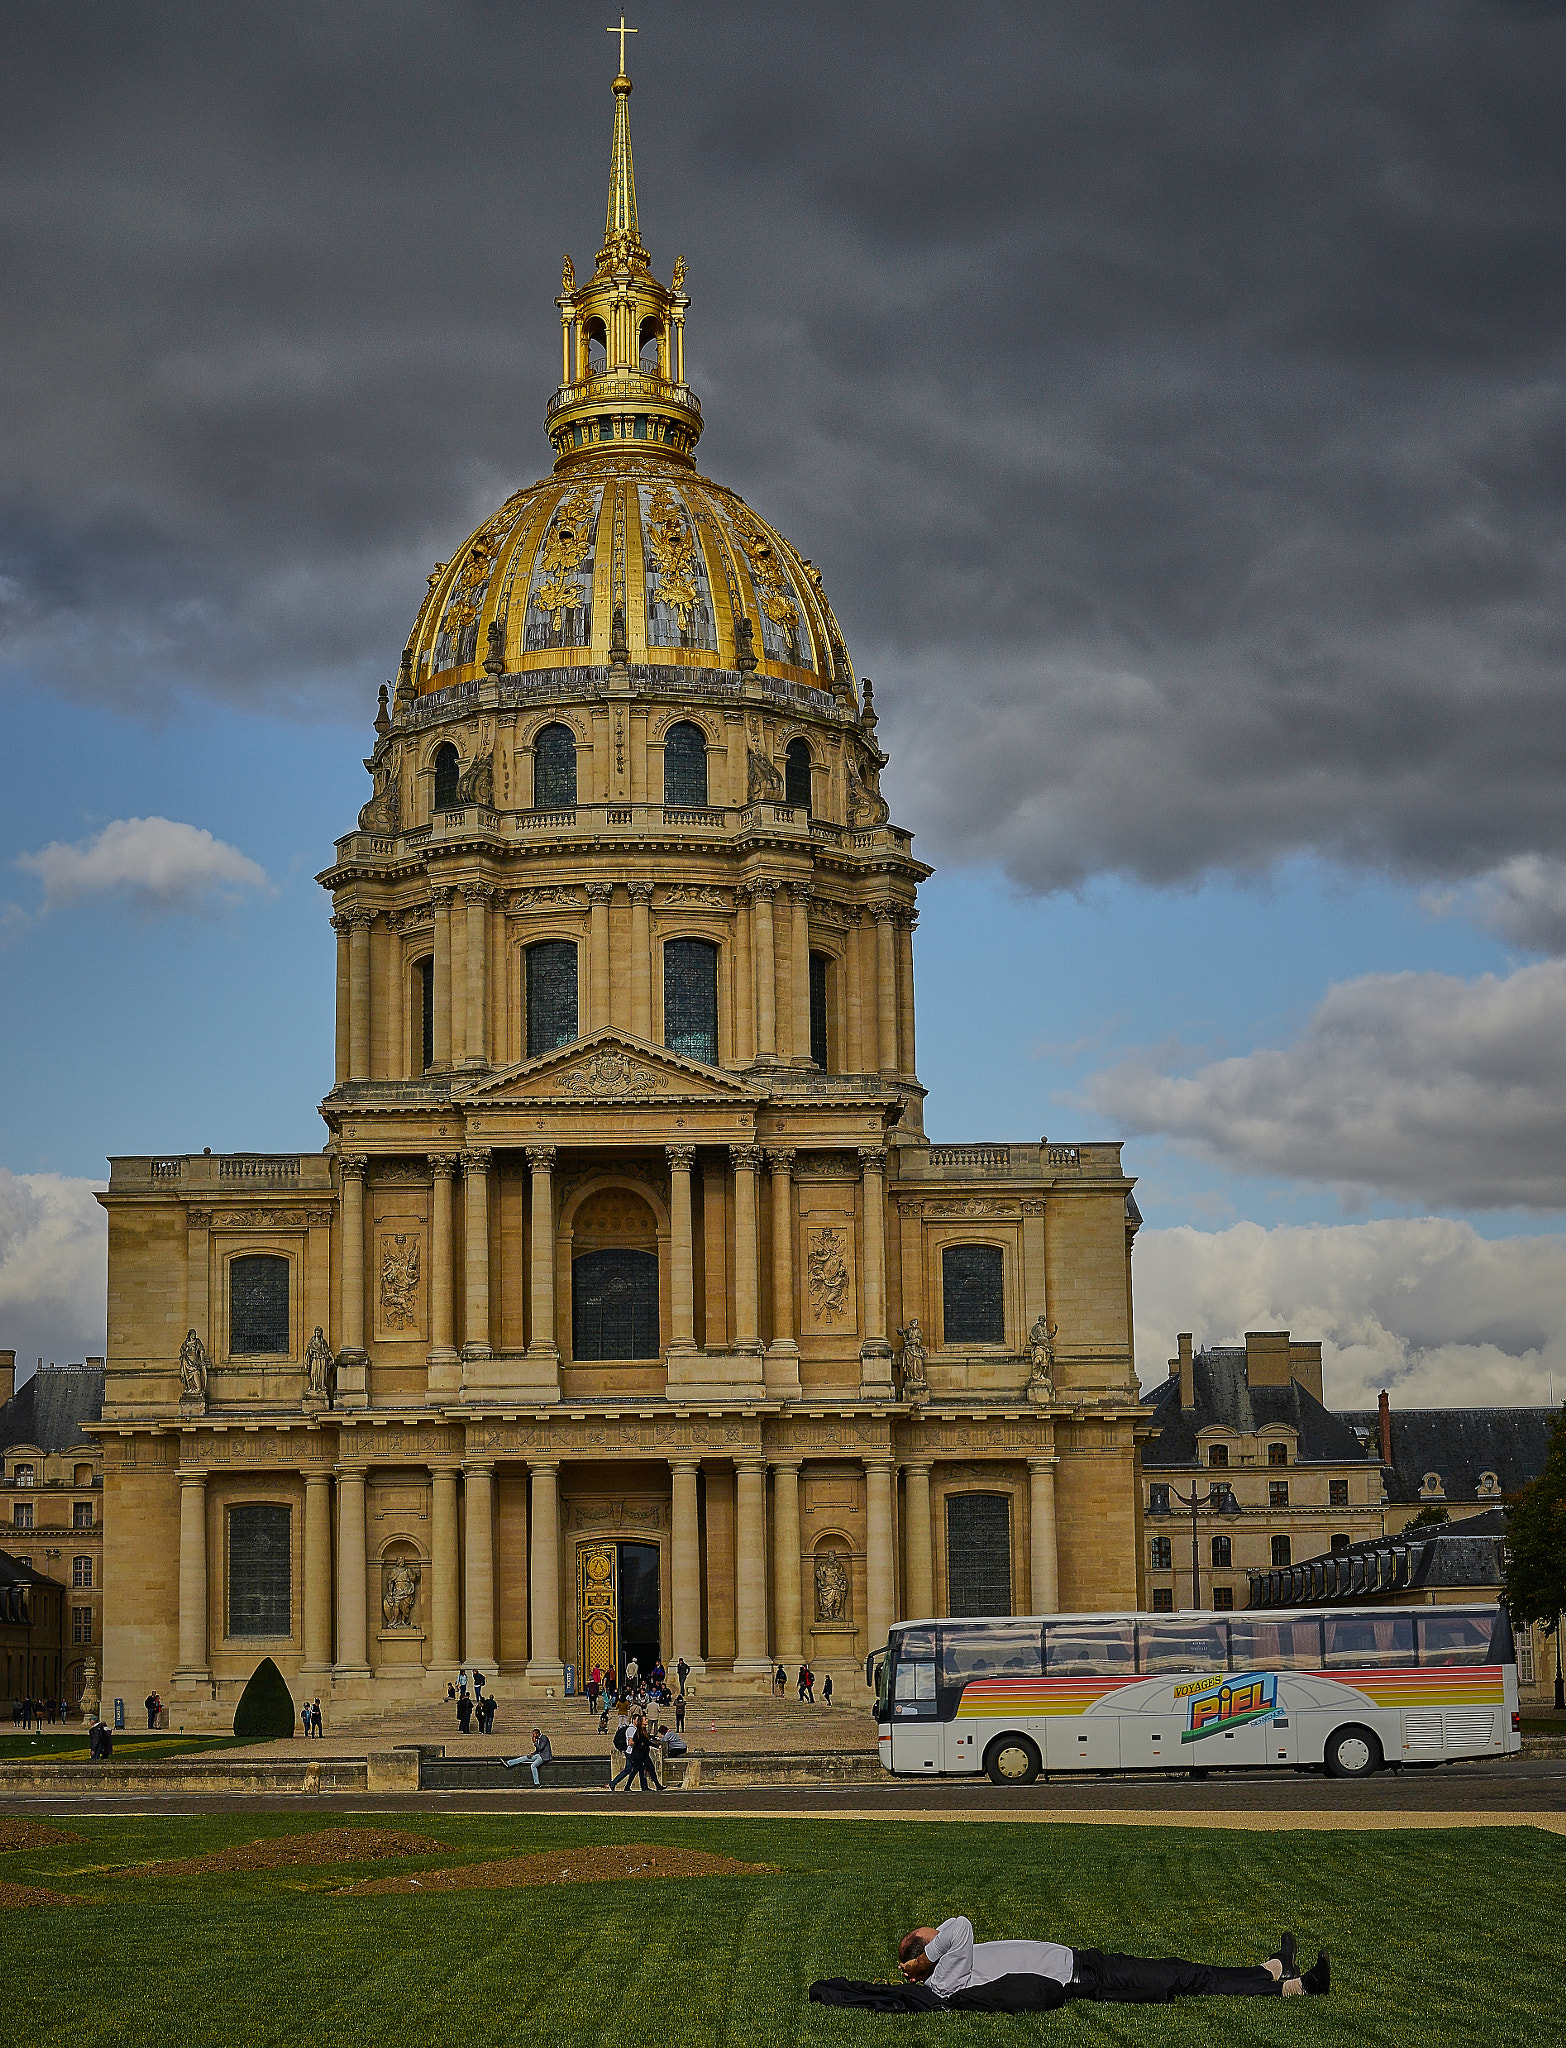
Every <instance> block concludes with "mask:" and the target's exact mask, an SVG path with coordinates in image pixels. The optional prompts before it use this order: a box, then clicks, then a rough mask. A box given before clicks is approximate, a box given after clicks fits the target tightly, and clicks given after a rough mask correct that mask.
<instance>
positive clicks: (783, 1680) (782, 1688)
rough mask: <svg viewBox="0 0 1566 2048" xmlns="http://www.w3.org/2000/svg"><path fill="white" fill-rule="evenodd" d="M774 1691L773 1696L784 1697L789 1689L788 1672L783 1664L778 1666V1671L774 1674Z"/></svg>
mask: <svg viewBox="0 0 1566 2048" xmlns="http://www.w3.org/2000/svg"><path fill="white" fill-rule="evenodd" d="M772 1691H773V1696H774V1697H775V1698H777V1699H782V1697H783V1695H784V1693H786V1692H787V1691H788V1673H787V1672H786V1671H785V1670H784V1669H783V1666H782V1665H781V1664H780V1665H779V1666H778V1668H777V1671H776V1672H775V1674H774V1675H773V1679H772Z"/></svg>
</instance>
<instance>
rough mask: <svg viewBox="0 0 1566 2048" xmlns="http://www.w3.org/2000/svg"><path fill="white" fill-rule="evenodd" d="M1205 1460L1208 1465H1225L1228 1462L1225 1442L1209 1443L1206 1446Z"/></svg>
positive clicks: (1220, 1466) (1227, 1450)
mask: <svg viewBox="0 0 1566 2048" xmlns="http://www.w3.org/2000/svg"><path fill="white" fill-rule="evenodd" d="M1207 1462H1208V1464H1209V1465H1211V1466H1214V1467H1216V1468H1219V1469H1221V1468H1222V1467H1224V1466H1226V1465H1227V1464H1228V1462H1229V1446H1228V1445H1227V1444H1209V1445H1208V1446H1207Z"/></svg>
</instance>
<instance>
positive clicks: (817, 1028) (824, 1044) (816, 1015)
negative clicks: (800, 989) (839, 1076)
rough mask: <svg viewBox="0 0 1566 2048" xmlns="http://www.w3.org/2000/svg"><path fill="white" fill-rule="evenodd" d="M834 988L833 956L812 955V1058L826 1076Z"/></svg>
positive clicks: (828, 1062)
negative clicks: (829, 1019) (830, 1002)
mask: <svg viewBox="0 0 1566 2048" xmlns="http://www.w3.org/2000/svg"><path fill="white" fill-rule="evenodd" d="M831 986H832V956H831V954H830V953H812V954H811V956H810V1057H811V1058H812V1059H813V1060H814V1061H815V1063H816V1065H817V1066H818V1067H819V1068H820V1069H821V1071H822V1073H823V1074H824V1073H825V1072H826V1070H827V1068H828V1066H829V1065H830V1064H831V1062H830V1061H829V1060H828V1058H827V1050H828V1046H829V1043H830V1040H829V1035H828V1031H827V1020H828V1017H829V1014H830V1011H829V1007H828V1005H829V995H830V990H831Z"/></svg>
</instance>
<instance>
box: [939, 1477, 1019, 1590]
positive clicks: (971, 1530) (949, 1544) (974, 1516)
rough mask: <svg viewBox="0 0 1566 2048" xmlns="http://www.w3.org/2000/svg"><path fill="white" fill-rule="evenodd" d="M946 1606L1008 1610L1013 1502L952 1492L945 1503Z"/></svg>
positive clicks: (993, 1495) (996, 1495) (997, 1496)
mask: <svg viewBox="0 0 1566 2048" xmlns="http://www.w3.org/2000/svg"><path fill="white" fill-rule="evenodd" d="M946 1591H947V1601H946V1605H947V1608H948V1610H949V1611H950V1612H951V1613H952V1614H1010V1612H1011V1501H1010V1499H1009V1498H1008V1497H1007V1496H1006V1495H1005V1494H1004V1493H954V1494H949V1495H948V1496H947V1501H946Z"/></svg>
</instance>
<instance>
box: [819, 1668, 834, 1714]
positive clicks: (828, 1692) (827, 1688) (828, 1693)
mask: <svg viewBox="0 0 1566 2048" xmlns="http://www.w3.org/2000/svg"><path fill="white" fill-rule="evenodd" d="M821 1698H822V1701H823V1703H824V1704H825V1705H826V1706H831V1704H832V1674H831V1672H830V1671H829V1672H828V1673H827V1675H826V1683H825V1685H823V1686H822V1688H821Z"/></svg>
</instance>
